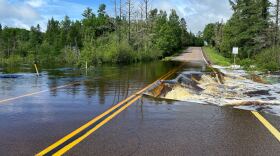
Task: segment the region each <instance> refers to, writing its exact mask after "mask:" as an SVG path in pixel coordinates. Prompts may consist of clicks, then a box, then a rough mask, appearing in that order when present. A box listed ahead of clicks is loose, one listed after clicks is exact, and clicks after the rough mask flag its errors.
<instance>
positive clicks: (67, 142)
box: [37, 64, 184, 156]
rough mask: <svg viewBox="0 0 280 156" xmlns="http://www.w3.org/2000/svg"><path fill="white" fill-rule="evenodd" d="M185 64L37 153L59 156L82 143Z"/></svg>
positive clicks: (38, 155) (40, 155)
mask: <svg viewBox="0 0 280 156" xmlns="http://www.w3.org/2000/svg"><path fill="white" fill-rule="evenodd" d="M183 65H184V64H182V65H180V66H179V67H177V68H176V69H173V70H171V71H169V72H168V73H166V74H165V75H163V76H162V77H160V78H159V79H158V80H157V81H155V82H153V83H152V84H150V85H148V86H147V87H145V88H143V89H141V90H140V91H138V92H137V93H135V94H133V95H131V96H130V97H128V98H126V99H125V100H123V101H121V102H120V103H118V104H116V105H115V106H113V107H112V108H110V109H108V110H107V111H105V112H104V113H102V114H101V115H99V116H97V117H95V118H94V119H92V120H91V121H89V122H88V123H86V124H84V125H83V126H81V127H80V128H78V129H76V130H75V131H73V132H72V133H70V134H68V135H66V136H65V137H63V138H62V139H60V140H58V141H57V142H55V143H54V144H52V145H50V146H49V147H47V148H46V149H44V150H43V151H41V152H40V153H38V154H37V156H43V155H54V156H59V155H62V154H64V153H65V152H67V151H68V150H70V149H71V148H72V147H74V146H75V145H77V144H78V143H80V142H81V141H82V140H84V139H85V138H86V137H88V136H89V135H90V134H92V133H93V132H95V131H96V130H97V129H99V128H100V127H102V126H103V125H104V124H106V123H107V122H109V121H110V120H112V119H113V118H114V117H115V116H117V115H118V114H120V113H121V112H122V111H123V110H125V109H126V108H127V107H129V106H130V105H132V104H133V103H134V102H136V101H137V100H138V99H139V98H141V97H142V93H144V92H145V91H146V90H147V89H149V88H150V87H151V86H152V85H154V84H155V83H157V82H158V81H159V80H165V79H167V78H168V77H170V76H171V75H173V74H174V73H175V72H176V71H177V70H178V69H180V68H181V67H182V66H183Z"/></svg>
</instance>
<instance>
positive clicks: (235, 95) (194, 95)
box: [146, 66, 280, 116]
mask: <svg viewBox="0 0 280 156" xmlns="http://www.w3.org/2000/svg"><path fill="white" fill-rule="evenodd" d="M213 67H214V68H215V69H218V70H219V71H220V72H221V74H220V75H221V76H220V77H219V76H217V75H216V74H215V73H213V72H206V71H203V72H195V71H187V72H182V73H180V74H179V76H177V77H176V78H175V79H173V80H169V81H164V82H162V83H158V84H157V85H156V86H154V87H153V88H151V89H150V90H149V91H148V92H147V93H146V94H148V95H150V96H153V97H157V98H163V99H171V100H178V101H186V102H195V103H201V104H211V105H217V106H232V107H234V108H237V109H243V110H251V111H259V112H266V113H270V114H274V115H278V116H280V75H265V74H263V75H255V74H247V73H246V72H245V71H243V70H233V69H230V68H226V67H221V66H213ZM155 92H157V93H155Z"/></svg>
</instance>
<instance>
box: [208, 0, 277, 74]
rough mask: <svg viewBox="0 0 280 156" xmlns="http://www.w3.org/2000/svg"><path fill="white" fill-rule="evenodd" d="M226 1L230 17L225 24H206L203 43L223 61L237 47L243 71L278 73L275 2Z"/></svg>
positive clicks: (258, 0)
mask: <svg viewBox="0 0 280 156" xmlns="http://www.w3.org/2000/svg"><path fill="white" fill-rule="evenodd" d="M229 2H230V5H231V8H232V10H233V15H232V17H231V18H230V19H229V20H228V21H227V22H226V23H224V22H223V21H220V22H216V23H210V24H208V25H207V26H206V27H205V29H204V31H203V38H204V40H205V41H207V43H208V45H209V46H211V47H214V48H215V49H216V50H217V51H218V52H219V53H220V54H222V55H223V56H225V57H227V58H232V47H239V51H240V52H239V54H238V59H239V60H238V63H239V64H240V65H242V66H244V67H246V68H254V67H255V66H257V68H260V69H265V70H269V71H276V70H279V68H280V36H279V8H280V7H279V0H276V1H273V2H272V1H269V0H229Z"/></svg>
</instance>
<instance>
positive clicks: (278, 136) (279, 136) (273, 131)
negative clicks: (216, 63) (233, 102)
mask: <svg viewBox="0 0 280 156" xmlns="http://www.w3.org/2000/svg"><path fill="white" fill-rule="evenodd" d="M202 54H203V59H204V61H205V63H206V64H207V65H208V66H209V67H210V69H211V70H213V72H214V73H215V74H216V71H215V70H214V69H213V67H212V65H211V64H210V63H209V62H208V61H207V60H206V58H205V53H204V52H202ZM251 113H252V114H253V115H254V116H255V117H256V118H257V119H258V120H259V121H260V122H261V123H262V124H263V125H264V126H265V127H266V128H267V129H268V131H269V132H270V133H271V134H272V135H273V136H274V137H275V138H276V139H277V140H278V141H279V142H280V132H279V131H278V130H277V129H276V128H275V127H274V126H273V125H272V124H271V123H269V121H268V120H266V119H265V118H264V117H263V116H262V115H261V114H260V113H259V112H256V111H251Z"/></svg>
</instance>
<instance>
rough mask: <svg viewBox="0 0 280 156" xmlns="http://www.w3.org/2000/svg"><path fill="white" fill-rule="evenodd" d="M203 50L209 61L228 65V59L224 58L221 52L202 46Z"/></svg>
mask: <svg viewBox="0 0 280 156" xmlns="http://www.w3.org/2000/svg"><path fill="white" fill-rule="evenodd" d="M203 51H204V52H205V54H206V55H207V58H208V59H209V60H210V61H211V63H213V64H215V65H220V66H230V65H231V63H230V59H228V58H225V57H224V56H222V55H221V54H219V53H218V52H217V51H216V50H215V49H214V48H211V47H203Z"/></svg>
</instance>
